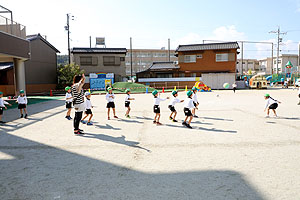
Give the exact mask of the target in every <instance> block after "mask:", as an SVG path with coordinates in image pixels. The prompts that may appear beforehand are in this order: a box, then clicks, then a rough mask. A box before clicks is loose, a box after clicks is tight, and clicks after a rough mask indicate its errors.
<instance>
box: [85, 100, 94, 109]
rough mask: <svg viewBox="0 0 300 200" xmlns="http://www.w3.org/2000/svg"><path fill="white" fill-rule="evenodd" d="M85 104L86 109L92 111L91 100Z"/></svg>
mask: <svg viewBox="0 0 300 200" xmlns="http://www.w3.org/2000/svg"><path fill="white" fill-rule="evenodd" d="M84 103H85V108H86V109H92V107H93V106H92V102H91V100H90V99H86V101H85V102H84Z"/></svg>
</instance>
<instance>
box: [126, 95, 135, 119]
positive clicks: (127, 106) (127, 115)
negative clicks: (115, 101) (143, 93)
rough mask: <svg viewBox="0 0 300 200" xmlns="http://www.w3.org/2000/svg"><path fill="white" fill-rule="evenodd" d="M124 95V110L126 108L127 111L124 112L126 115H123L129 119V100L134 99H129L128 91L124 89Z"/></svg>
mask: <svg viewBox="0 0 300 200" xmlns="http://www.w3.org/2000/svg"><path fill="white" fill-rule="evenodd" d="M125 93H126V94H127V95H126V97H125V108H127V111H126V113H125V116H126V117H127V118H130V116H129V112H130V110H131V109H130V101H131V100H134V98H130V89H126V90H125Z"/></svg>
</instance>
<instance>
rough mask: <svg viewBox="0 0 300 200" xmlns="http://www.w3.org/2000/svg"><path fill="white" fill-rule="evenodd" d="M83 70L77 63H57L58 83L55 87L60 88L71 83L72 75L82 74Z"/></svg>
mask: <svg viewBox="0 0 300 200" xmlns="http://www.w3.org/2000/svg"><path fill="white" fill-rule="evenodd" d="M83 73H84V71H83V70H81V69H80V67H79V66H78V65H74V64H70V65H69V64H67V65H59V66H58V68H57V77H58V85H57V89H62V88H64V87H65V86H67V85H69V86H71V85H72V84H73V77H74V76H75V75H77V74H83Z"/></svg>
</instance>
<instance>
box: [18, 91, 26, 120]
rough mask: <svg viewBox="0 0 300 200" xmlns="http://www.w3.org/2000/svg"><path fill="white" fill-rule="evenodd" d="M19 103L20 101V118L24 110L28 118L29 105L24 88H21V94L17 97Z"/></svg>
mask: <svg viewBox="0 0 300 200" xmlns="http://www.w3.org/2000/svg"><path fill="white" fill-rule="evenodd" d="M17 103H18V109H19V110H20V114H21V116H20V118H23V111H24V114H25V116H24V118H27V110H26V105H27V97H26V96H25V92H24V90H20V95H19V96H18V98H17Z"/></svg>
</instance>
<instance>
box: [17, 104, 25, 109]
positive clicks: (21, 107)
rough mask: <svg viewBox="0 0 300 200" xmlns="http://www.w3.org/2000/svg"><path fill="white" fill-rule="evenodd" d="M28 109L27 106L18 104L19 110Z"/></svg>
mask: <svg viewBox="0 0 300 200" xmlns="http://www.w3.org/2000/svg"><path fill="white" fill-rule="evenodd" d="M23 108H26V104H18V109H23Z"/></svg>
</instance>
